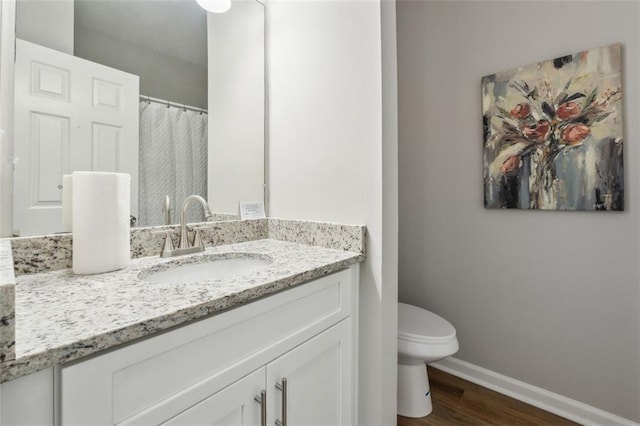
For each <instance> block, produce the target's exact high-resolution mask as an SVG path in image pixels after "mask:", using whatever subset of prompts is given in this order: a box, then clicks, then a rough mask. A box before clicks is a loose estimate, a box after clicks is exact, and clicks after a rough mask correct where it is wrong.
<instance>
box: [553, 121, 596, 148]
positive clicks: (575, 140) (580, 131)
mask: <svg viewBox="0 0 640 426" xmlns="http://www.w3.org/2000/svg"><path fill="white" fill-rule="evenodd" d="M589 133H591V130H589V127H587V126H586V125H584V124H582V123H571V124H568V125H567V126H566V127H565V128H564V129H562V133H561V134H560V139H562V141H563V142H564V143H566V144H567V145H577V144H579V143H580V142H582V141H583V140H584V139H585V138H586V137H587V136H589Z"/></svg>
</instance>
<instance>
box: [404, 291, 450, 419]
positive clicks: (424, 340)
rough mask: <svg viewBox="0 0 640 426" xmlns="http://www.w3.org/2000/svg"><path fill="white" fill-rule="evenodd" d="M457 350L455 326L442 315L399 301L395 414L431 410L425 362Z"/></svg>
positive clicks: (415, 414)
mask: <svg viewBox="0 0 640 426" xmlns="http://www.w3.org/2000/svg"><path fill="white" fill-rule="evenodd" d="M457 351H458V339H457V338H456V329H455V328H454V327H453V326H452V325H451V324H450V323H449V322H448V321H447V320H445V319H444V318H442V317H440V316H438V315H436V314H434V313H433V312H429V311H427V310H424V309H422V308H418V307H417V306H413V305H408V304H406V303H398V414H399V415H401V416H405V417H424V416H426V415H428V414H429V413H431V411H432V410H433V406H432V404H431V391H430V388H429V377H428V376H427V368H426V365H425V364H428V363H430V362H434V361H438V360H440V359H443V358H446V357H448V356H451V355H453V354H455V353H456V352H457Z"/></svg>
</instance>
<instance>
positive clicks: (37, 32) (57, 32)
mask: <svg viewBox="0 0 640 426" xmlns="http://www.w3.org/2000/svg"><path fill="white" fill-rule="evenodd" d="M73 12H74V8H73V2H72V1H69V0H62V1H55V0H53V1H52V0H48V1H39V0H18V1H17V2H16V37H17V38H20V39H22V40H26V41H30V42H31V43H35V44H39V45H41V46H45V47H48V48H50V49H55V50H57V51H59V52H64V53H68V54H70V55H73V16H74V13H73Z"/></svg>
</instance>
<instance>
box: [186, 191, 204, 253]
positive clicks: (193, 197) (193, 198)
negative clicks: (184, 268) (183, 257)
mask: <svg viewBox="0 0 640 426" xmlns="http://www.w3.org/2000/svg"><path fill="white" fill-rule="evenodd" d="M192 201H199V202H200V204H202V207H203V208H204V219H205V220H206V221H207V222H208V221H209V219H211V210H209V205H208V204H207V201H206V200H205V199H204V198H202V197H201V196H199V195H189V196H188V197H187V198H185V200H184V202H183V203H182V211H181V212H180V245H178V250H180V249H188V248H191V247H189V238H188V233H189V231H188V230H187V218H186V217H185V216H186V213H187V207H188V206H189V203H191V202H192ZM199 237H200V235H199V232H198V231H197V230H196V235H195V237H194V239H193V246H195V245H196V243H199V244H200V247H201V248H202V250H198V251H204V244H202V240H200V241H197V240H199Z"/></svg>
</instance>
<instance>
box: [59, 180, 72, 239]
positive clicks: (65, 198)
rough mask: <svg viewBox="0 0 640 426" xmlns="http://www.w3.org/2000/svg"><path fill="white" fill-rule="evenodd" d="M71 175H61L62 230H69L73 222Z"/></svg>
mask: <svg viewBox="0 0 640 426" xmlns="http://www.w3.org/2000/svg"><path fill="white" fill-rule="evenodd" d="M72 191H73V176H72V175H62V230H63V231H64V232H71V231H73V229H72V224H73V198H72V197H73V192H72Z"/></svg>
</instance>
